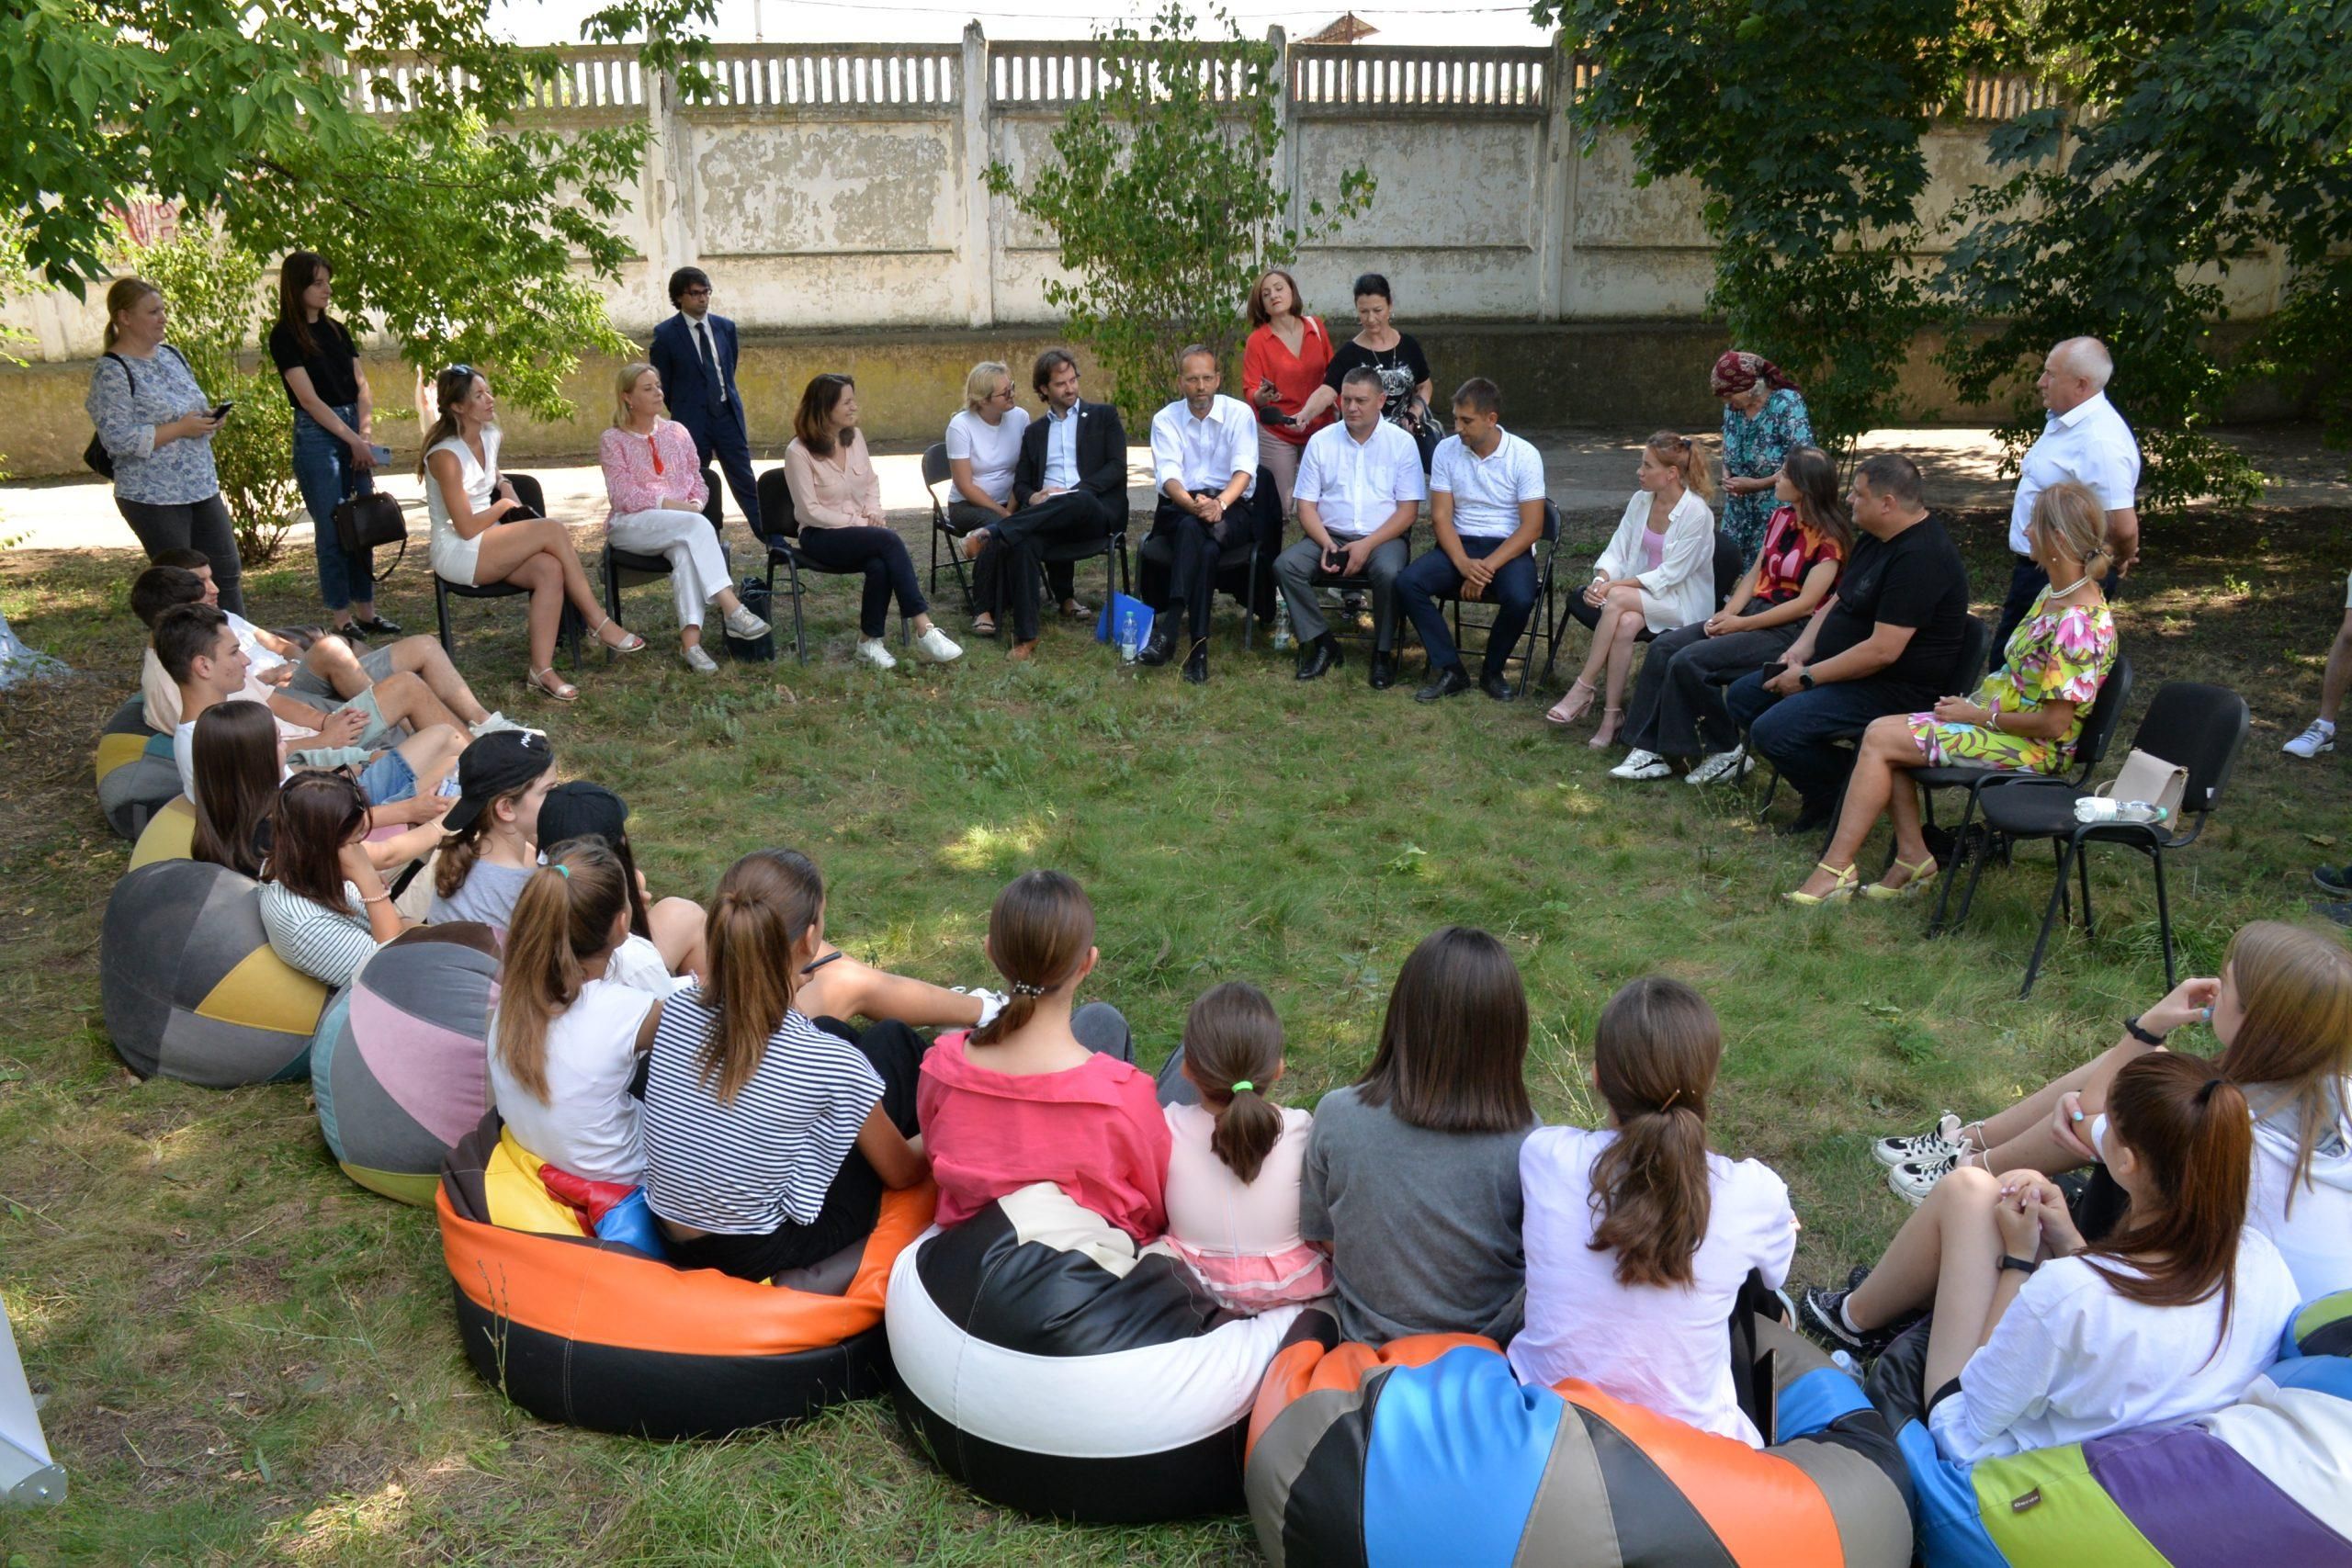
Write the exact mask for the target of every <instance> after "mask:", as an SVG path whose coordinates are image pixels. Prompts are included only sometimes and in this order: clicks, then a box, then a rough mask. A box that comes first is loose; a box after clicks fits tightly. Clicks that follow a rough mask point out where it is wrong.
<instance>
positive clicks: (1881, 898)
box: [1862, 855, 1943, 904]
mask: <svg viewBox="0 0 2352 1568" xmlns="http://www.w3.org/2000/svg"><path fill="white" fill-rule="evenodd" d="M1895 866H1896V867H1897V868H1898V869H1899V870H1902V871H1906V872H1908V873H1910V876H1909V878H1908V879H1907V880H1906V881H1905V883H1904V884H1903V886H1900V887H1889V886H1887V885H1886V884H1885V883H1883V882H1873V883H1871V885H1870V886H1868V887H1865V888H1863V889H1862V897H1865V898H1870V899H1873V900H1875V901H1877V902H1879V903H1882V904H1883V903H1886V902H1887V901H1889V900H1891V899H1894V898H1908V897H1911V896H1912V895H1913V894H1915V893H1917V892H1918V891H1919V890H1920V889H1921V888H1923V887H1925V886H1928V884H1929V883H1931V882H1933V881H1934V880H1935V879H1936V874H1937V873H1939V872H1940V871H1941V870H1943V867H1941V866H1939V865H1938V864H1937V863H1936V857H1935V856H1933V855H1926V856H1923V857H1921V859H1920V861H1919V863H1918V864H1917V865H1913V864H1912V863H1910V862H1909V861H1907V860H1898V861H1896V862H1895Z"/></svg>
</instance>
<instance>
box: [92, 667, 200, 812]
mask: <svg viewBox="0 0 2352 1568" xmlns="http://www.w3.org/2000/svg"><path fill="white" fill-rule="evenodd" d="M92 760H93V761H94V762H95V763H96V771H97V775H98V809H99V810H101V811H103V812H105V813H106V814H107V827H109V828H112V829H114V830H115V831H116V832H117V833H119V834H120V835H122V837H124V838H126V839H136V838H137V837H139V835H140V833H141V830H143V829H145V828H146V826H147V819H148V818H150V817H153V815H154V814H155V813H156V812H158V811H160V810H162V809H163V807H164V802H165V801H168V800H170V799H171V798H172V797H173V796H175V795H178V794H179V793H180V771H179V766H178V764H177V763H175V761H173V760H172V738H171V737H170V736H168V735H158V734H156V733H155V732H154V731H153V730H152V729H150V728H147V705H146V701H145V699H143V698H141V697H139V696H137V695H133V696H132V697H131V699H130V701H129V702H127V703H125V704H123V705H121V706H120V707H119V708H117V709H115V710H114V716H113V717H112V718H109V719H107V723H106V728H103V729H101V730H99V731H98V746H97V751H96V755H95V757H94V758H93V759H92Z"/></svg>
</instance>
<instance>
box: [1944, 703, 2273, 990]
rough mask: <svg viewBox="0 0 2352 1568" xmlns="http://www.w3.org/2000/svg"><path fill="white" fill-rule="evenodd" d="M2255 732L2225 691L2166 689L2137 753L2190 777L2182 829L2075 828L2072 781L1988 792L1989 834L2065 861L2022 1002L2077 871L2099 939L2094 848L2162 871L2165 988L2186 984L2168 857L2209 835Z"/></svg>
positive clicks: (2151, 825)
mask: <svg viewBox="0 0 2352 1568" xmlns="http://www.w3.org/2000/svg"><path fill="white" fill-rule="evenodd" d="M2252 724H2253V716H2252V715H2251V714H2250V713H2248V712H2247V710H2246V705H2245V698H2243V697H2241V696H2239V695H2238V694H2236V693H2235V692H2233V691H2231V690H2229V689H2228V688H2227V687H2225V686H2208V685H2202V684H2199V683H2198V682H2189V681H2168V682H2165V684H2163V685H2162V686H2159V687H2157V688H2156V694H2155V698H2154V701H2152V702H2151V703H2149V704H2148V711H2147V714H2146V716H2144V717H2143V718H2142V719H2141V720H2140V728H2139V729H2138V730H2137V731H2136V732H2135V733H2134V734H2133V735H2132V737H2131V745H2132V747H2133V749H2134V750H2142V751H2145V752H2148V753H2149V754H2150V755H2152V756H2156V757H2161V758H2163V759H2165V761H2169V762H2173V763H2175V764H2177V765H2178V766H2180V767H2183V768H2186V769H2188V793H2187V794H2186V795H2183V796H2182V798H2181V807H2180V810H2181V819H2180V820H2179V821H2177V822H2078V821H2076V820H2075V802H2076V801H2077V800H2080V799H2083V798H2084V797H2085V796H2084V791H2083V790H2082V788H2081V787H2080V786H2079V785H2078V784H2074V783H2070V782H2068V781H2066V780H2064V779H2042V780H2033V779H2018V780H2014V781H2012V782H2010V783H2007V784H2003V785H2002V786H2001V787H2000V788H1998V789H1988V790H1986V791H1985V793H1984V795H1983V797H1982V803H1981V808H1982V810H1983V811H1984V814H1985V828H1986V829H1987V830H1988V831H1990V832H1992V833H1996V834H1999V835H2000V836H2001V837H2002V838H2004V839H2005V840H2009V841H2012V842H2014V841H2015V840H2020V839H2047V840H2050V842H2051V847H2052V849H2053V850H2055V851H2056V852H2057V859H2058V874H2057V875H2056V877H2055V878H2054V879H2053V880H2052V884H2051V887H2050V903H2049V906H2048V908H2045V909H2044V910H2043V911H2042V915H2041V934H2040V935H2038V936H2036V937H2035V938H2034V942H2033V956H2032V957H2031V958H2030V959H2029V960H2028V961H2027V963H2026V966H2025V985H2024V987H2023V988H2021V989H2020V990H2019V991H2018V995H2019V996H2020V997H2028V996H2031V995H2032V994H2033V981H2034V976H2036V975H2038V974H2039V973H2040V972H2041V957H2042V954H2043V953H2044V952H2045V951H2047V950H2048V948H2049V945H2050V928H2051V927H2052V926H2053V925H2055V924H2056V923H2057V920H2058V916H2059V913H2060V911H2061V910H2063V909H2065V908H2067V897H2066V873H2067V871H2068V869H2069V868H2070V867H2071V868H2072V869H2073V870H2074V871H2075V874H2076V876H2077V877H2078V878H2079V879H2080V883H2081V886H2082V895H2083V934H2084V935H2085V936H2086V937H2087V936H2089V935H2091V934H2092V929H2091V874H2090V856H2089V853H2088V852H2089V849H2090V846H2091V845H2093V844H2120V845H2122V846H2123V847H2124V848H2125V849H2128V850H2136V851H2138V852H2140V853H2141V854H2143V855H2146V856H2147V857H2148V859H2149V861H2150V862H2151V863H2152V864H2153V866H2154V874H2155V882H2156V929H2157V931H2158V933H2159V934H2160V935H2161V937H2162V939H2163V942H2164V950H2165V985H2166V986H2172V985H2175V984H2177V975H2176V973H2175V969H2174V963H2173V942H2172V907H2171V904H2170V901H2169V899H2168V898H2167V897H2166V894H2165V851H2166V850H2180V849H2186V848H2188V846H2189V845H2190V844H2192V843H2194V842H2196V840H2197V838H2198V836H2199V834H2201V833H2203V832H2204V830H2205V824H2206V821H2207V820H2208V819H2209V818H2211V816H2212V814H2213V812H2214V810H2215V809H2216V808H2217V807H2220V805H2221V803H2222V789H2223V788H2224V787H2226V786H2227V785H2228V784H2229V782H2230V774H2231V773H2233V771H2234V770H2235V769H2236V767H2237V761H2238V753H2239V752H2240V751H2241V750H2245V737H2246V731H2247V730H2248V728H2251V727H2252ZM1985 858H1986V857H1985V856H1983V855H1979V856H1978V857H1977V858H1976V860H1975V862H1974V863H1973V865H1972V866H1971V867H1970V871H1969V877H1968V886H1967V888H1966V889H1965V890H1964V891H1963V892H1962V894H1961V896H1960V911H1959V913H1958V914H1956V915H1954V916H1953V917H1952V924H1953V925H1954V926H1955V927H1957V926H1959V925H1961V924H1962V923H1964V922H1965V921H1966V920H1967V919H1968V910H1969V907H1970V905H1971V904H1973V902H1974V901H1975V897H1976V878H1977V875H1978V874H1980V873H1981V872H1982V871H1983V869H1984V864H1985Z"/></svg>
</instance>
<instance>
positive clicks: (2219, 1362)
mask: <svg viewBox="0 0 2352 1568" xmlns="http://www.w3.org/2000/svg"><path fill="white" fill-rule="evenodd" d="M2100 1145H2101V1146H2100V1153H2101V1155H2102V1156H2104V1157H2105V1159H2106V1162H2107V1168H2108V1170H2109V1173H2110V1174H2111V1175H2112V1176H2113V1177H2114V1179H2115V1180H2116V1181H2117V1183H2118V1184H2119V1185H2120V1186H2121V1187H2122V1188H2123V1190H2125V1191H2126V1192H2127V1193H2129V1194H2130V1196H2131V1211H2130V1213H2129V1215H2128V1216H2127V1218H2126V1220H2125V1223H2124V1224H2123V1225H2122V1226H2121V1228H2120V1229H2119V1230H2118V1231H2117V1232H2116V1233H2115V1234H2114V1235H2110V1236H2109V1237H2108V1238H2107V1239H2106V1240H2104V1241H2097V1242H2086V1241H2085V1240H2084V1239H2083V1236H2082V1235H2081V1233H2080V1232H2079V1231H2078V1230H2076V1229H2075V1222H2074V1219H2073V1217H2072V1216H2071V1215H2070V1214H2069V1213H2067V1209H2066V1201H2065V1195H2064V1192H2063V1191H2062V1190H2060V1188H2059V1187H2058V1185H2057V1183H2055V1182H2053V1181H2052V1180H2050V1179H2048V1178H2047V1177H2044V1176H2042V1175H2041V1173H2039V1172H2037V1171H2031V1170H2015V1171H2011V1172H2009V1173H2008V1174H2007V1175H2005V1176H2001V1177H1998V1178H1996V1177H1994V1176H1993V1175H1991V1174H1990V1173H1988V1172H1986V1171H1985V1170H1983V1169H1982V1168H1975V1167H1971V1168H1968V1169H1965V1170H1960V1171H1955V1172H1954V1173H1953V1174H1952V1175H1951V1177H1950V1178H1948V1179H1945V1180H1944V1181H1943V1182H1941V1183H1940V1184H1939V1185H1938V1187H1937V1188H1936V1190H1935V1192H1934V1194H1933V1195H1932V1196H1930V1197H1929V1199H1928V1201H1927V1202H1926V1203H1924V1204H1922V1205H1921V1206H1920V1209H1919V1212H1918V1213H1917V1214H1914V1215H1913V1216H1912V1217H1911V1219H1910V1221H1909V1222H1908V1223H1907V1224H1905V1225H1904V1227H1903V1229H1902V1231H1901V1232H1900V1233H1899V1234H1898V1235H1896V1236H1895V1238H1894V1245H1893V1246H1891V1247H1888V1248H1887V1251H1886V1256H1885V1257H1884V1258H1883V1259H1881V1260H1880V1262H1879V1265H1878V1267H1877V1268H1876V1269H1872V1270H1871V1271H1870V1273H1869V1274H1868V1275H1867V1276H1866V1277H1865V1278H1863V1279H1862V1280H1861V1282H1860V1284H1859V1285H1858V1286H1856V1287H1855V1288H1854V1289H1852V1290H1850V1291H1845V1292H1835V1293H1834V1294H1831V1295H1828V1296H1824V1295H1823V1294H1821V1293H1820V1292H1809V1293H1808V1294H1807V1296H1806V1303H1805V1314H1806V1316H1807V1317H1808V1319H1811V1320H1814V1325H1815V1326H1816V1327H1817V1325H1818V1324H1819V1323H1820V1322H1822V1321H1835V1322H1836V1323H1837V1324H1838V1325H1839V1328H1840V1330H1841V1331H1842V1332H1841V1333H1838V1334H1835V1335H1830V1336H1826V1337H1830V1338H1833V1339H1841V1340H1842V1339H1843V1338H1844V1337H1845V1335H1846V1334H1853V1335H1859V1336H1862V1337H1871V1336H1874V1335H1876V1334H1878V1333H1881V1332H1883V1330H1884V1328H1885V1327H1886V1326H1887V1325H1891V1324H1893V1323H1894V1322H1895V1321H1896V1320H1897V1319H1898V1318H1899V1317H1900V1316H1901V1315H1902V1314H1906V1313H1916V1312H1917V1311H1920V1310H1922V1309H1925V1308H1928V1307H1932V1308H1933V1309H1934V1312H1935V1316H1934V1319H1933V1322H1932V1324H1931V1325H1930V1326H1929V1327H1928V1348H1927V1358H1926V1366H1925V1370H1924V1373H1923V1375H1922V1377H1921V1380H1920V1386H1919V1389H1918V1393H1919V1395H1920V1397H1921V1398H1922V1399H1923V1401H1924V1402H1925V1403H1926V1405H1927V1408H1928V1429H1929V1430H1930V1431H1932V1432H1933V1433H1934V1434H1935V1438H1936V1446H1937V1447H1938V1448H1939V1450H1941V1451H1942V1452H1943V1454H1944V1456H1945V1457H1946V1458H1948V1459H1951V1460H1955V1461H1961V1462H1963V1463H1965V1462H1970V1461H1976V1460H1982V1459H1989V1458H1993V1457H1996V1456H1998V1455H2001V1454H2013V1453H2021V1452H2024V1451H2026V1450H2030V1449H2042V1448H2052V1447H2055V1446H2059V1445H2063V1444H2067V1443H2086V1442H2089V1441H2091V1440H2092V1439H2093V1438H2103V1437H2106V1436H2109V1434H2111V1433H2115V1432H2120V1431H2125V1430H2128V1429H2130V1428H2131V1427H2154V1426H2165V1425H2169V1424H2174V1423H2177V1422H2182V1421H2192V1420H2195V1419H2196V1418H2198V1417H2199V1416H2205V1415H2209V1414H2211V1412H2213V1411H2216V1410H2219V1409H2221V1408H2222V1406H2223V1405H2226V1404H2231V1403H2233V1401H2235V1400H2236V1399H2237V1398H2238V1396H2239V1395H2240V1394H2241V1393H2244V1392H2245V1386H2246V1384H2247V1383H2248V1382H2252V1381H2253V1379H2254V1378H2255V1377H2256V1375H2257V1374H2258V1373H2260V1372H2261V1371H2263V1370H2264V1369H2265V1368H2267V1366H2269V1365H2270V1363H2271V1361H2272V1360H2273V1359H2276V1357H2277V1355H2278V1340H2279V1336H2280V1334H2281V1333H2282V1332H2283V1330H2284V1329H2285V1327H2286V1325H2287V1322H2288V1320H2289V1319H2290V1317H2291V1316H2292V1315H2293V1314H2294V1312H2295V1309H2296V1307H2297V1305H2298V1304H2299V1303H2300V1302H2301V1296H2300V1294H2299V1293H2298V1292H2297V1291H2296V1288H2295V1278H2294V1275H2293V1274H2291V1273H2290V1272H2289V1270H2288V1268H2287V1264H2286V1262H2285V1260H2284V1259H2283V1258H2280V1257H2279V1255H2278V1248H2277V1247H2273V1246H2272V1245H2271V1243H2270V1239H2269V1238H2268V1237H2267V1236H2266V1235H2263V1234H2262V1233H2261V1232H2260V1231H2257V1230H2254V1229H2252V1228H2250V1227H2248V1226H2247V1224H2246V1223H2245V1221H2246V1196H2247V1191H2248V1189H2249V1188H2250V1187H2251V1185H2252V1182H2251V1178H2250V1171H2251V1168H2252V1162H2253V1155H2254V1146H2253V1145H2254V1131H2253V1118H2252V1116H2251V1114H2250V1112H2249V1111H2247V1109H2246V1102H2245V1096H2244V1095H2243V1094H2241V1093H2240V1092H2239V1090H2238V1088H2237V1086H2236V1085H2235V1084H2233V1083H2232V1082H2231V1081H2230V1080H2229V1079H2228V1078H2226V1077H2222V1076H2220V1075H2219V1074H2218V1073H2216V1071H2215V1070H2214V1068H2213V1067H2212V1066H2210V1065H2209V1064H2207V1063H2204V1062H2200V1061H2199V1060H2197V1059H2196V1058H2195V1057H2193V1056H2176V1055H2170V1054H2169V1053H2166V1052H2161V1051H2152V1052H2150V1053H2148V1054H2147V1055H2143V1056H2141V1057H2139V1058H2138V1059H2137V1060H2135V1061H2132V1062H2130V1063H2127V1064H2126V1065H2125V1066H2123V1067H2122V1068H2121V1069H2120V1070H2119V1071H2118V1072H2117V1073H2116V1075H2115V1081H2114V1083H2113V1085H2112V1087H2111V1088H2110V1089H2109V1096H2108V1116H2107V1119H2106V1126H2105V1128H2104V1130H2103V1133H2102V1135H2101V1138H2100Z"/></svg>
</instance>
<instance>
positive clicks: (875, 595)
mask: <svg viewBox="0 0 2352 1568" xmlns="http://www.w3.org/2000/svg"><path fill="white" fill-rule="evenodd" d="M792 428H793V431H794V434H793V438H792V445H791V446H787V447H786V448H785V449H784V474H785V478H786V480H787V481H789V482H790V484H791V486H792V510H793V513H794V515H795V516H796V517H797V519H798V521H799V524H800V537H799V539H798V540H797V545H798V547H799V550H800V553H801V554H802V555H804V556H806V557H808V558H809V560H810V561H811V562H813V563H815V564H816V565H817V566H819V567H821V568H823V569H824V570H827V571H839V572H855V571H863V572H864V573H865V603H864V604H862V605H861V606H860V608H859V610H858V621H857V625H858V638H859V640H858V644H857V657H859V658H860V659H863V660H865V661H866V662H867V663H869V664H872V665H875V666H876V667H877V668H879V669H883V670H888V669H889V668H890V667H892V666H893V665H895V664H897V663H898V662H899V661H898V660H896V659H893V658H892V657H891V656H890V649H889V648H888V646H887V645H886V644H885V643H884V642H883V640H882V639H883V636H884V634H885V633H887V632H888V630H889V629H890V598H891V595H892V594H893V593H895V594H897V596H898V600H899V613H900V614H902V615H905V616H906V617H907V618H908V619H909V620H910V621H912V622H913V623H914V628H915V647H917V648H918V649H922V656H923V657H924V658H925V659H928V660H931V661H932V662H933V663H934V664H944V663H946V662H947V661H948V660H951V659H960V658H962V657H963V654H964V650H963V649H961V648H960V647H958V646H957V645H956V644H955V643H954V642H952V641H950V640H949V639H948V637H947V634H946V633H945V632H944V631H941V630H940V629H939V628H938V627H937V626H933V625H932V622H931V615H930V613H929V612H930V609H931V605H930V604H929V603H928V602H926V601H925V600H924V598H923V596H922V583H921V582H920V581H918V580H917V579H916V576H915V562H914V558H913V557H912V556H910V555H909V554H908V553H907V544H906V541H905V540H903V539H901V538H899V536H898V534H897V533H896V532H895V531H894V530H893V529H892V528H891V527H890V524H889V520H888V518H887V517H885V516H884V515H883V514H882V481H881V479H880V478H878V477H877V476H876V474H875V472H874V462H873V459H872V458H871V457H867V456H866V451H865V436H863V435H861V434H858V429H857V384H856V383H855V382H854V381H852V380H851V379H850V378H848V377H846V376H836V375H832V374H831V373H828V374H826V375H822V376H820V377H818V378H815V379H814V380H812V381H810V382H809V388H808V390H806V391H804V392H802V393H801V394H800V409H799V412H797V413H795V414H794V415H793V416H792Z"/></svg>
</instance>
